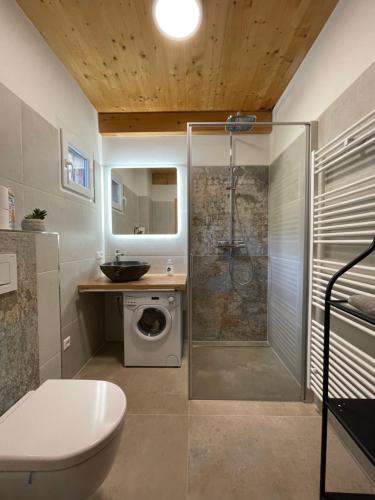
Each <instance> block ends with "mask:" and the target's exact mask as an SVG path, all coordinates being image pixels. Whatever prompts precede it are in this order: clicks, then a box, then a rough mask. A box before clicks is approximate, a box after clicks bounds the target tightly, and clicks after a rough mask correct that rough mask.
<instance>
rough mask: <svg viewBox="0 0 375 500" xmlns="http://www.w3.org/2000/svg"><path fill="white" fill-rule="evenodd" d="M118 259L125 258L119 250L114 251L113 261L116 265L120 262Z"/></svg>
mask: <svg viewBox="0 0 375 500" xmlns="http://www.w3.org/2000/svg"><path fill="white" fill-rule="evenodd" d="M120 257H125V254H124V253H122V252H121V250H115V260H116V262H117V263H118V262H120V260H121V259H120Z"/></svg>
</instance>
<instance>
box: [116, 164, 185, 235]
mask: <svg viewBox="0 0 375 500" xmlns="http://www.w3.org/2000/svg"><path fill="white" fill-rule="evenodd" d="M111 190H112V191H111V192H112V210H111V213H112V233H113V234H125V235H126V234H176V233H177V220H178V219H177V169H176V168H164V167H163V168H157V167H153V168H131V167H129V168H125V167H121V168H112V169H111Z"/></svg>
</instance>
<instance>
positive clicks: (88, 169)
mask: <svg viewBox="0 0 375 500" xmlns="http://www.w3.org/2000/svg"><path fill="white" fill-rule="evenodd" d="M81 142H82V141H80V140H79V138H77V137H76V136H74V135H73V134H69V133H66V132H63V130H62V129H61V152H62V162H61V168H62V172H61V174H62V175H61V179H62V187H63V188H64V189H68V190H69V191H73V192H74V193H76V194H79V195H81V196H85V197H86V198H89V199H90V200H94V166H93V155H90V154H89V153H88V152H87V151H86V150H85V149H84V148H82V147H81Z"/></svg>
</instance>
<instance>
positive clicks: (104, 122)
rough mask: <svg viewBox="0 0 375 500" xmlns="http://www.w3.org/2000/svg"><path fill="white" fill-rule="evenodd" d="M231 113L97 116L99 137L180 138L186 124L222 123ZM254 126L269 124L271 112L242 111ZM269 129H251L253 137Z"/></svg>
mask: <svg viewBox="0 0 375 500" xmlns="http://www.w3.org/2000/svg"><path fill="white" fill-rule="evenodd" d="M235 113H236V112H235V111H166V112H149V113H99V132H100V133H101V134H102V135H134V134H137V135H152V134H153V135H184V134H186V124H187V123H188V122H225V120H226V119H227V118H228V116H229V115H233V114H235ZM243 113H244V114H249V115H256V117H257V121H258V122H268V121H272V112H271V111H243ZM195 132H196V133H198V134H213V133H223V129H222V128H219V129H218V128H212V127H211V128H205V129H196V130H195ZM270 132H271V127H269V126H264V127H254V128H253V129H252V133H254V134H269V133H270Z"/></svg>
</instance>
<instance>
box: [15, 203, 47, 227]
mask: <svg viewBox="0 0 375 500" xmlns="http://www.w3.org/2000/svg"><path fill="white" fill-rule="evenodd" d="M46 216H47V210H41V209H40V208H34V210H33V211H32V212H31V213H29V214H27V215H25V218H24V219H23V220H22V222H21V227H22V229H23V230H24V231H45V230H46V227H45V224H44V219H45V218H46Z"/></svg>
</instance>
